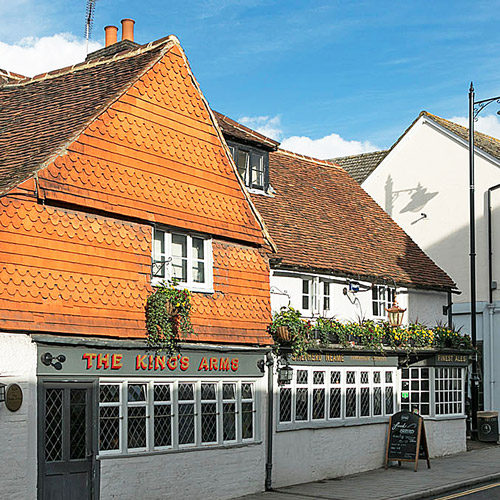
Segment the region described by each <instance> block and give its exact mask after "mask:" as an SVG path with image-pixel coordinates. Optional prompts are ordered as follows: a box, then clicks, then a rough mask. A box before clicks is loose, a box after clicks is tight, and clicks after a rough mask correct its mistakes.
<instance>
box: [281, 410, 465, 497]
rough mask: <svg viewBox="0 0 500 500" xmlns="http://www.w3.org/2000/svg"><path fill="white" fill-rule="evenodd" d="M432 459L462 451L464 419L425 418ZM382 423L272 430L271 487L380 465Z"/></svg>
mask: <svg viewBox="0 0 500 500" xmlns="http://www.w3.org/2000/svg"><path fill="white" fill-rule="evenodd" d="M425 430H426V434H427V442H428V445H429V454H430V456H431V458H432V457H439V456H443V455H450V454H452V453H459V452H462V451H466V436H465V419H456V420H452V419H449V420H439V421H438V420H425ZM386 443H387V424H364V425H353V426H349V427H331V428H323V429H302V430H298V431H286V432H277V433H276V434H275V441H274V458H273V461H274V463H273V486H274V487H277V488H278V487H282V486H287V485H292V484H300V483H305V482H309V481H319V480H321V479H327V478H334V477H341V476H346V475H349V474H355V473H357V472H363V471H367V470H372V469H377V468H379V467H382V466H383V465H384V460H385V448H386Z"/></svg>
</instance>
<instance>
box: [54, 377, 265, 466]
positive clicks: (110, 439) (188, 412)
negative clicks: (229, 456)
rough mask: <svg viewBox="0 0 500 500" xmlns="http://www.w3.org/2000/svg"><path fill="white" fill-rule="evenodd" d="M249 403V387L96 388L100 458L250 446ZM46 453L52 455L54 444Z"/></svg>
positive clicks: (128, 384) (252, 408)
mask: <svg viewBox="0 0 500 500" xmlns="http://www.w3.org/2000/svg"><path fill="white" fill-rule="evenodd" d="M255 398H256V396H255V384H254V383H253V382H242V381H234V382H225V381H205V380H198V381H151V382H132V381H122V382H110V383H102V384H101V386H100V395H99V400H100V403H99V449H100V452H101V453H104V454H112V453H115V454H116V453H127V452H128V451H132V452H134V453H137V452H141V451H155V450H159V451H160V450H164V449H174V450H175V449H178V448H184V447H195V446H200V447H203V446H213V445H217V444H223V443H228V444H231V443H239V442H242V441H254V440H255V438H256V428H255V426H256V418H255V415H256V408H257V406H256V399H255ZM53 399H54V400H56V398H55V396H54V398H53ZM54 412H55V410H54ZM49 434H50V430H49ZM54 434H55V433H54ZM49 437H50V436H49ZM52 448H53V449H55V450H56V449H57V443H56V444H55V445H52ZM53 454H54V456H56V453H55V452H53Z"/></svg>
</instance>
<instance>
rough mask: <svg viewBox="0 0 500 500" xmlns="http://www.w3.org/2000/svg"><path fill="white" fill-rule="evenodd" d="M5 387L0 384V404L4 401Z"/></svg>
mask: <svg viewBox="0 0 500 500" xmlns="http://www.w3.org/2000/svg"><path fill="white" fill-rule="evenodd" d="M6 387H7V386H6V385H5V384H2V383H0V403H1V402H2V401H5V388H6Z"/></svg>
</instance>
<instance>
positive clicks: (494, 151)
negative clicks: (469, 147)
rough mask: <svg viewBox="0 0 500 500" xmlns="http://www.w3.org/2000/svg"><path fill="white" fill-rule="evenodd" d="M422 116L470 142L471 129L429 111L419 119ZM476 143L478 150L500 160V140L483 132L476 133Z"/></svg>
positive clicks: (421, 114) (423, 112)
mask: <svg viewBox="0 0 500 500" xmlns="http://www.w3.org/2000/svg"><path fill="white" fill-rule="evenodd" d="M420 116H425V117H427V118H430V119H431V120H433V121H434V122H436V123H437V124H438V125H441V126H442V127H444V128H446V129H447V130H449V131H450V132H452V133H454V134H455V135H458V137H460V138H461V139H463V140H465V141H468V140H469V129H468V128H467V127H463V126H462V125H458V123H454V122H450V121H449V120H445V119H444V118H441V117H439V116H436V115H433V114H431V113H428V112H427V111H422V112H421V113H420V115H419V117H420ZM474 143H475V146H476V148H480V149H482V150H483V151H484V152H486V153H489V154H490V155H491V156H494V157H495V158H496V159H498V160H500V140H498V139H495V137H491V136H489V135H486V134H483V133H482V132H477V131H474Z"/></svg>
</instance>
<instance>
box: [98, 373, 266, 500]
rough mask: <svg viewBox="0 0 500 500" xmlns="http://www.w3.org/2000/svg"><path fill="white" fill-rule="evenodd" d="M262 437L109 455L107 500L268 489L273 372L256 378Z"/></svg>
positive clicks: (194, 497) (192, 498) (193, 497)
mask: <svg viewBox="0 0 500 500" xmlns="http://www.w3.org/2000/svg"><path fill="white" fill-rule="evenodd" d="M256 390H257V391H259V393H260V394H259V395H258V397H257V399H256V402H257V404H258V405H259V407H258V411H259V413H258V414H260V420H259V422H258V425H256V431H257V432H258V436H259V437H260V439H259V441H258V442H255V443H252V444H243V445H241V446H227V447H226V448H223V447H217V448H212V449H211V448H209V447H206V448H204V449H197V450H189V451H188V450H186V451H176V452H172V453H166V454H160V453H154V454H150V455H142V456H139V455H138V456H131V455H129V456H125V457H122V458H111V457H105V458H102V459H101V460H100V466H101V500H111V499H124V498H141V500H169V499H176V500H177V499H179V498H186V499H187V498H189V500H225V499H229V498H235V497H239V496H242V495H247V494H251V493H257V492H260V491H263V490H264V481H265V470H266V465H265V464H266V446H265V436H266V424H267V412H266V408H267V375H266V376H264V377H262V378H261V379H259V380H258V381H257V383H256Z"/></svg>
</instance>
